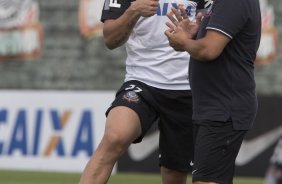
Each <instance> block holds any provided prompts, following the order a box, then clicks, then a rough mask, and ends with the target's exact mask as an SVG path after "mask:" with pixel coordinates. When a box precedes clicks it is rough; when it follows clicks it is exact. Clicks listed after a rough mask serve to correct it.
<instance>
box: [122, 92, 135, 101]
mask: <svg viewBox="0 0 282 184" xmlns="http://www.w3.org/2000/svg"><path fill="white" fill-rule="evenodd" d="M122 99H125V100H127V101H128V102H136V103H137V102H139V96H138V95H137V93H136V92H135V91H128V92H126V93H125V94H124V95H123V97H122Z"/></svg>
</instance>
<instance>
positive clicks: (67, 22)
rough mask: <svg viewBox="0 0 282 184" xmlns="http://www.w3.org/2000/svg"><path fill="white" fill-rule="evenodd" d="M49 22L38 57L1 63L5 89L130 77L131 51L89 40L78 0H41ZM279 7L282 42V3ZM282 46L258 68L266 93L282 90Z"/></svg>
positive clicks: (92, 85)
mask: <svg viewBox="0 0 282 184" xmlns="http://www.w3.org/2000/svg"><path fill="white" fill-rule="evenodd" d="M38 3H39V6H40V20H41V22H42V23H43V26H44V33H45V38H44V39H45V41H44V52H43V55H42V56H41V57H40V58H38V59H35V60H33V61H26V62H23V61H9V62H0V73H1V80H0V88H2V89H70V90H101V89H111V90H113V89H114V90H115V89H117V88H118V87H119V86H120V84H121V82H122V81H123V78H124V60H125V57H126V56H125V49H124V47H121V48H119V49H116V50H113V51H111V50H108V49H107V48H105V46H104V43H103V40H102V38H94V39H93V40H90V41H89V40H86V39H85V38H83V37H82V36H81V35H80V33H79V28H78V4H79V1H78V0H48V1H47V0H38ZM269 3H270V4H271V5H273V6H274V11H275V16H276V17H275V25H276V27H277V28H278V30H279V34H280V38H281V39H280V45H282V44H281V43H282V1H281V0H269ZM281 53H282V52H281V48H280V52H279V56H278V57H277V59H276V61H275V62H273V63H271V64H268V65H260V66H257V67H256V72H255V74H256V79H257V89H258V93H260V94H282V72H281V71H282V54H281Z"/></svg>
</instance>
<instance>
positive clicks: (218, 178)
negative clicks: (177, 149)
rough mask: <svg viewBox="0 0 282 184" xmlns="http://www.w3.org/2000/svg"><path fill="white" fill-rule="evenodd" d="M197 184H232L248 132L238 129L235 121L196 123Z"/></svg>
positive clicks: (195, 162)
mask: <svg viewBox="0 0 282 184" xmlns="http://www.w3.org/2000/svg"><path fill="white" fill-rule="evenodd" d="M194 125H195V126H194V133H195V134H194V135H195V139H194V140H195V143H194V144H195V145H194V149H195V152H194V160H193V162H194V165H193V170H192V179H193V182H196V181H206V182H216V183H220V184H232V183H233V182H232V180H233V176H234V168H235V159H236V157H237V155H238V152H239V149H240V146H241V144H242V141H243V138H244V136H245V134H246V132H247V131H246V130H234V129H233V126H232V121H228V122H218V121H208V120H202V121H194Z"/></svg>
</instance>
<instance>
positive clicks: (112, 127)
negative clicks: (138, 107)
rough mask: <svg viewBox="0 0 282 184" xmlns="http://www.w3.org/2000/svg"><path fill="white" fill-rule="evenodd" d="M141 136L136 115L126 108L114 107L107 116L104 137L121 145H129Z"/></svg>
mask: <svg viewBox="0 0 282 184" xmlns="http://www.w3.org/2000/svg"><path fill="white" fill-rule="evenodd" d="M140 134H141V124H140V119H139V116H138V114H137V113H136V112H135V111H134V110H132V109H130V108H128V107H126V106H116V107H114V108H112V109H111V110H110V111H109V113H108V116H107V121H106V127H105V135H107V136H108V137H112V139H116V140H118V141H120V142H121V143H123V144H129V143H131V142H132V141H134V140H135V139H136V138H137V137H139V136H140Z"/></svg>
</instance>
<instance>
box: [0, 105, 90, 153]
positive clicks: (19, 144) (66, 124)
mask: <svg viewBox="0 0 282 184" xmlns="http://www.w3.org/2000/svg"><path fill="white" fill-rule="evenodd" d="M93 126H94V121H93V112H92V111H90V110H87V109H86V110H81V111H79V112H77V111H76V112H75V113H74V112H72V111H70V110H64V111H59V110H56V109H50V110H43V109H37V110H32V111H31V110H27V109H18V110H11V111H9V109H0V157H1V155H2V156H8V157H12V156H14V155H21V156H25V157H26V156H36V157H51V156H53V155H56V156H59V157H77V156H78V155H79V154H83V155H85V156H86V157H90V156H91V155H92V153H93V150H94V137H93V130H94V129H93Z"/></svg>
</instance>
